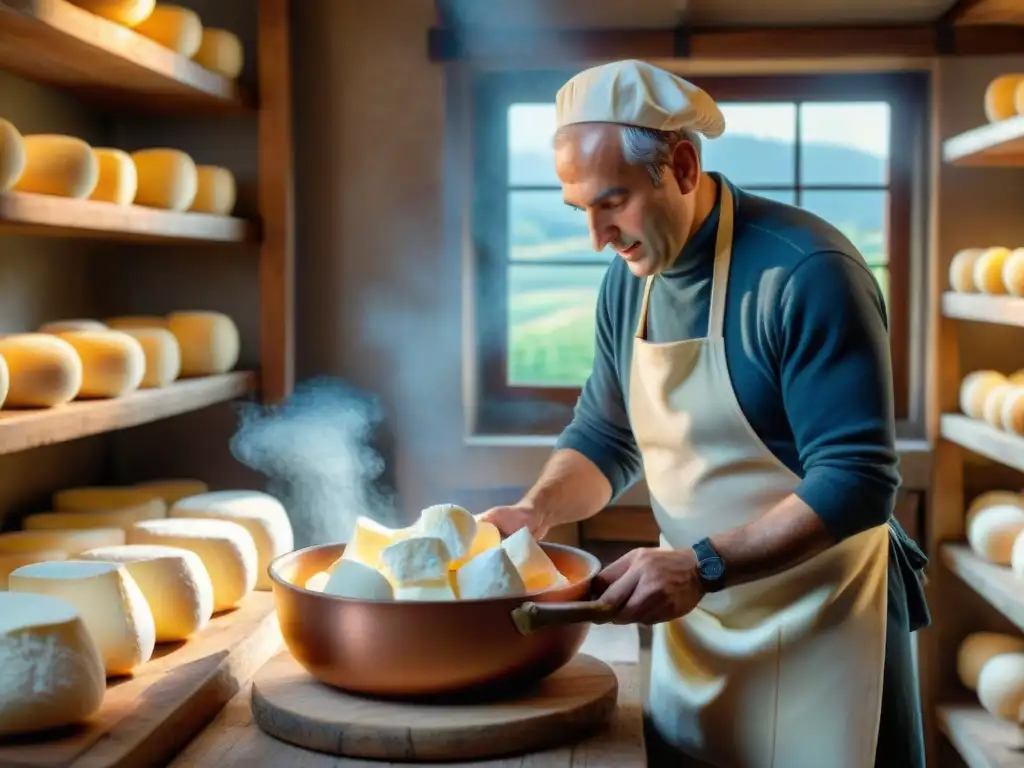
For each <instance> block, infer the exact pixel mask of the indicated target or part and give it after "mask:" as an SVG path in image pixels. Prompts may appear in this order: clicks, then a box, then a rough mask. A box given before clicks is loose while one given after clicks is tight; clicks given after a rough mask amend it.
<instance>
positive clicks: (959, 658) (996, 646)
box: [956, 632, 1024, 691]
mask: <svg viewBox="0 0 1024 768" xmlns="http://www.w3.org/2000/svg"><path fill="white" fill-rule="evenodd" d="M1020 652H1024V638H1021V637H1014V636H1013V635H1004V634H1002V633H999V632H974V633H972V634H970V635H968V636H967V637H965V638H964V639H963V641H962V642H961V643H960V647H959V648H958V649H957V654H956V674H957V677H959V678H960V682H961V683H963V685H964V687H965V688H967V690H969V691H974V690H977V688H978V675H980V674H981V668H982V667H983V666H985V662H987V661H988V660H989V659H991V658H992V657H993V656H998V655H999V654H1001V653H1020Z"/></svg>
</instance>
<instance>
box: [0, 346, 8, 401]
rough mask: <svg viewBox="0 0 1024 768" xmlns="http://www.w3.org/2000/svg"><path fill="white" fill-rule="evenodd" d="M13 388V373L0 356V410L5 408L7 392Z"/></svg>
mask: <svg viewBox="0 0 1024 768" xmlns="http://www.w3.org/2000/svg"><path fill="white" fill-rule="evenodd" d="M10 388H11V372H10V371H9V370H8V368H7V361H6V360H4V357H3V355H0V408H3V406H4V400H6V399H7V390H9V389H10Z"/></svg>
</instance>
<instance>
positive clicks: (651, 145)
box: [620, 125, 701, 187]
mask: <svg viewBox="0 0 1024 768" xmlns="http://www.w3.org/2000/svg"><path fill="white" fill-rule="evenodd" d="M620 131H621V136H622V154H623V157H625V159H626V162H627V163H629V164H630V165H643V166H646V168H647V174H648V175H649V176H650V177H651V181H653V182H654V186H656V187H657V186H660V185H661V176H662V174H663V173H664V171H665V166H666V165H668V164H669V162H670V161H671V159H672V151H673V150H674V149H675V148H676V146H677V145H678V144H679V142H681V141H688V142H690V143H691V144H693V146H694V149H696V150H697V158H698V159H701V140H700V136H699V135H698V134H697V133H694V132H693V131H687V130H682V131H658V130H655V129H653V128H641V127H639V126H635V125H623V126H622V127H621V128H620Z"/></svg>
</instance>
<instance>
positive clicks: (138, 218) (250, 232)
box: [0, 192, 259, 243]
mask: <svg viewBox="0 0 1024 768" xmlns="http://www.w3.org/2000/svg"><path fill="white" fill-rule="evenodd" d="M258 233H259V227H258V226H257V225H256V224H255V223H254V222H251V221H247V220H246V219H237V218H234V217H232V216H214V215H212V214H208V213H177V212H175V211H164V210H159V209H157V208H143V207H142V206H138V205H115V204H114V203H101V202H94V201H92V200H74V199H71V198H67V197H54V196H53V195H30V194H26V193H24V192H0V234H5V235H39V236H46V237H68V236H71V237H89V238H101V239H104V240H111V241H117V242H166V243H175V242H197V241H201V242H211V243H243V242H256V241H258V240H259V235H258Z"/></svg>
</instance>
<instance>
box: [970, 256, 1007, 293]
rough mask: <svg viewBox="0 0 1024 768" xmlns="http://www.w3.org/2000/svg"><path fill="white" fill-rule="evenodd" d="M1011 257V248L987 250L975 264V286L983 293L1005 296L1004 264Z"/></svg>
mask: <svg viewBox="0 0 1024 768" xmlns="http://www.w3.org/2000/svg"><path fill="white" fill-rule="evenodd" d="M1009 257H1010V249H1009V248H1002V247H997V248H986V249H985V251H984V252H983V253H982V254H981V255H980V256H979V257H978V260H977V261H976V262H974V284H975V285H977V286H978V290H979V291H981V292H982V293H990V294H1003V293H1006V286H1005V285H1003V264H1005V263H1006V260H1007V259H1008V258H1009Z"/></svg>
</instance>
